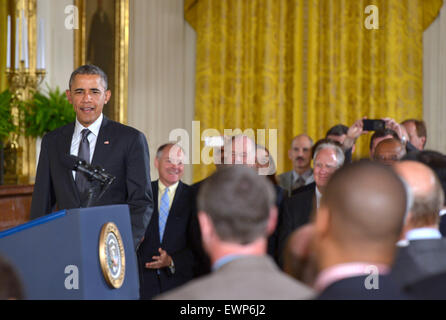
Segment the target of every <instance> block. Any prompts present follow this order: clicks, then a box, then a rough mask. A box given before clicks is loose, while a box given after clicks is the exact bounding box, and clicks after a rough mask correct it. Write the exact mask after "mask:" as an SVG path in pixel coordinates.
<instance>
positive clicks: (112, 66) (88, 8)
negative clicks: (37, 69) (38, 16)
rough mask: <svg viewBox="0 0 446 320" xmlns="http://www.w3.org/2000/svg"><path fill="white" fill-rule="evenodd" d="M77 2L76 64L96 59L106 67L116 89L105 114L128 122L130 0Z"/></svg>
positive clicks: (113, 89) (111, 88) (101, 65)
mask: <svg viewBox="0 0 446 320" xmlns="http://www.w3.org/2000/svg"><path fill="white" fill-rule="evenodd" d="M74 5H75V6H76V7H77V8H78V14H79V16H78V18H79V28H78V29H76V30H75V32H74V67H75V68H77V67H79V66H81V65H84V64H86V63H92V64H96V65H98V66H99V67H101V68H102V69H104V71H105V73H106V74H107V76H108V78H109V89H110V90H111V92H112V98H111V99H110V102H109V104H108V105H107V106H106V107H104V114H105V115H106V116H107V117H109V118H110V119H112V120H115V121H119V122H121V123H124V124H126V123H127V97H128V48H129V0H96V1H93V0H89V1H87V0H74ZM98 17H100V19H99V18H98ZM93 23H95V26H96V27H93ZM92 31H94V32H92ZM101 32H102V33H101ZM95 46H96V47H97V48H99V49H98V50H95ZM104 48H105V49H104ZM97 53H99V54H97Z"/></svg>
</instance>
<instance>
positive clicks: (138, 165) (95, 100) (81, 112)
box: [31, 65, 153, 247]
mask: <svg viewBox="0 0 446 320" xmlns="http://www.w3.org/2000/svg"><path fill="white" fill-rule="evenodd" d="M66 94H67V98H68V100H69V101H70V103H71V104H72V105H73V107H74V111H75V112H76V121H75V123H70V124H68V125H65V126H63V127H61V128H58V129H56V130H54V131H52V132H50V133H48V134H46V135H45V136H44V137H43V139H42V147H41V151H40V157H39V164H38V167H37V175H36V183H35V186H34V193H33V198H32V204H31V219H35V218H37V217H40V216H43V215H45V214H48V213H51V212H53V211H54V210H55V209H59V210H62V209H71V208H79V207H85V206H86V205H87V203H88V195H89V189H90V188H91V185H92V183H91V181H88V179H87V176H86V175H84V173H82V172H76V171H73V167H72V164H71V163H70V161H67V159H68V156H69V155H70V154H72V155H75V156H78V157H79V158H82V159H83V160H84V161H86V162H87V163H91V165H93V166H96V165H100V166H101V167H102V168H104V169H105V170H106V172H108V173H109V174H111V175H113V176H115V177H116V179H115V180H114V182H113V183H112V184H111V185H110V187H109V188H108V190H107V191H106V192H105V193H104V195H103V196H102V197H101V198H100V199H99V200H98V201H95V202H94V203H93V205H97V206H101V205H112V204H128V205H129V209H130V219H131V223H132V231H133V241H134V244H135V247H137V245H138V244H139V243H140V241H141V240H142V238H143V236H144V232H145V230H146V227H147V225H148V224H149V221H150V218H151V216H152V210H153V199H152V188H151V185H150V161H149V149H148V145H147V141H146V138H145V136H144V134H143V133H141V132H139V131H138V130H136V129H134V128H131V127H128V126H125V125H123V124H120V123H118V122H115V121H112V120H109V119H107V118H106V117H105V116H104V115H103V114H102V109H103V107H104V105H105V104H107V102H108V101H109V99H110V96H111V92H110V90H107V75H106V74H105V73H104V72H103V71H102V70H101V69H100V68H98V67H96V66H93V65H84V66H81V67H79V68H78V69H76V70H75V71H74V72H73V73H72V75H71V78H70V82H69V90H67V91H66Z"/></svg>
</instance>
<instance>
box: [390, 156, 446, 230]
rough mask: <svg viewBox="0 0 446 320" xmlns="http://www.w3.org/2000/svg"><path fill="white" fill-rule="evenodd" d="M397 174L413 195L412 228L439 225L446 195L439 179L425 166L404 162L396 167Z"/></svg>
mask: <svg viewBox="0 0 446 320" xmlns="http://www.w3.org/2000/svg"><path fill="white" fill-rule="evenodd" d="M395 170H396V172H397V173H398V174H399V175H400V176H401V178H402V179H403V180H404V181H405V182H406V183H407V185H408V186H409V188H410V190H411V194H412V198H413V201H412V205H411V208H410V219H409V221H408V222H409V223H410V227H411V228H422V227H431V226H434V225H437V224H438V222H439V218H440V217H439V212H440V209H441V208H442V207H443V202H444V194H443V189H442V187H441V184H440V181H439V180H438V177H437V176H436V174H435V173H434V171H433V170H432V169H431V168H429V167H428V166H426V165H425V164H423V163H421V162H417V161H410V160H409V161H403V162H400V163H398V164H396V165H395Z"/></svg>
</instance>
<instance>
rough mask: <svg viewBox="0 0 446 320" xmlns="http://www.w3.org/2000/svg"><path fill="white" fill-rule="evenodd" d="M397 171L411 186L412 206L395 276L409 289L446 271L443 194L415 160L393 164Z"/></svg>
mask: <svg viewBox="0 0 446 320" xmlns="http://www.w3.org/2000/svg"><path fill="white" fill-rule="evenodd" d="M394 168H395V170H396V172H397V173H398V174H399V175H400V177H401V178H402V179H403V180H404V181H405V182H406V183H407V184H408V186H409V189H410V191H411V195H412V201H413V202H412V204H411V206H410V209H409V212H408V214H407V216H406V217H405V223H404V228H403V232H402V238H403V239H404V240H403V241H400V242H399V244H400V246H402V247H400V248H399V250H398V254H397V257H396V259H395V263H394V266H393V270H392V274H393V275H394V278H395V279H396V280H397V281H398V283H399V284H400V285H401V286H402V287H403V288H405V287H407V286H409V285H411V284H413V283H415V282H417V281H419V280H422V279H424V278H426V277H428V276H430V275H433V274H437V273H441V272H446V239H444V238H442V237H441V234H440V232H439V230H438V223H439V220H440V216H439V212H440V209H441V208H442V207H443V203H444V194H443V189H442V187H441V184H440V181H439V180H438V178H437V177H436V175H435V173H434V172H433V171H432V170H431V169H430V168H429V167H427V166H426V165H424V164H422V163H420V162H415V161H402V162H399V163H395V164H394Z"/></svg>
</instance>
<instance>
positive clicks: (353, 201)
mask: <svg viewBox="0 0 446 320" xmlns="http://www.w3.org/2000/svg"><path fill="white" fill-rule="evenodd" d="M364 195H367V196H364ZM406 203H407V195H406V190H405V186H404V184H403V182H402V181H401V180H400V178H399V177H398V176H397V175H396V174H395V173H394V172H393V171H392V170H391V169H390V168H389V167H385V166H382V165H380V164H378V163H376V162H370V161H360V162H356V163H353V164H351V165H348V166H345V167H343V168H341V169H340V170H338V171H337V172H335V173H334V174H333V176H332V177H331V179H330V181H329V182H328V184H327V186H326V189H325V193H324V196H323V198H322V203H321V206H320V207H319V209H318V211H317V214H316V218H315V225H314V228H315V231H314V232H315V236H314V243H313V245H314V250H315V254H316V258H317V265H318V268H319V270H320V273H319V275H318V277H317V279H316V281H315V289H316V290H317V291H318V292H319V297H318V298H319V299H322V300H325V299H404V298H406V297H405V296H404V294H403V293H402V292H401V291H400V290H399V288H398V287H397V285H396V284H395V283H394V282H393V281H392V279H391V278H390V277H389V276H388V272H389V269H390V266H391V265H392V263H393V259H394V254H395V249H396V246H395V243H396V241H397V240H398V237H399V235H400V233H401V230H402V225H403V218H404V215H405V211H406Z"/></svg>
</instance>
